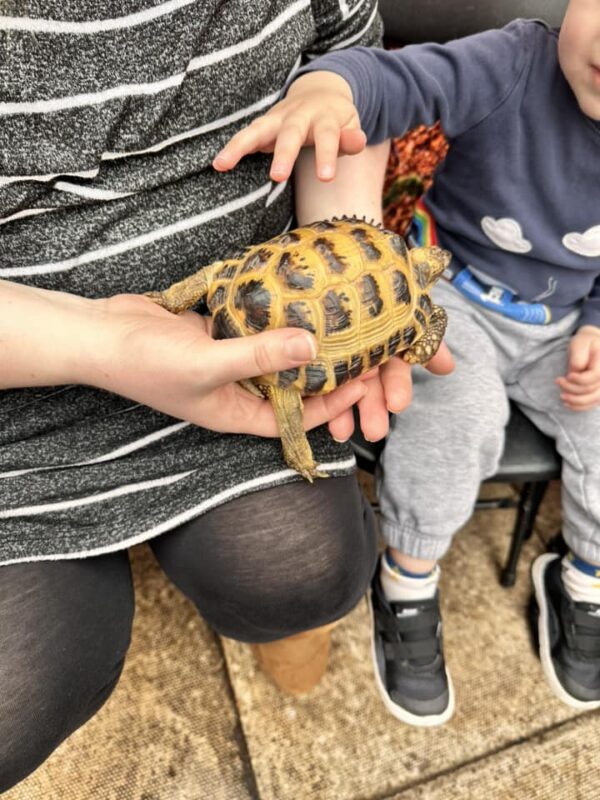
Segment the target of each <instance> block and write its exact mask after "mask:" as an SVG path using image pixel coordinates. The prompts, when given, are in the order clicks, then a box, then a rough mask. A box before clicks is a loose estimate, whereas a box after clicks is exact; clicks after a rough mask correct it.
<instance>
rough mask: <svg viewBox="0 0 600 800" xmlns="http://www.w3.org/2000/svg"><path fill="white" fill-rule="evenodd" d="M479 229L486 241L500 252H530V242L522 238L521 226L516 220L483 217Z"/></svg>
mask: <svg viewBox="0 0 600 800" xmlns="http://www.w3.org/2000/svg"><path fill="white" fill-rule="evenodd" d="M481 228H482V230H483V232H484V233H485V235H486V236H487V237H488V239H491V240H492V242H493V243H494V244H495V245H496V246H497V247H500V248H502V250H508V251H509V252H510V253H528V252H529V251H530V250H531V242H530V241H528V240H527V239H526V238H525V237H524V236H523V231H522V230H521V226H520V225H519V223H518V222H517V220H516V219H511V218H510V217H502V219H494V217H483V219H482V220H481Z"/></svg>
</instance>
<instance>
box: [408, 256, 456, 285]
mask: <svg viewBox="0 0 600 800" xmlns="http://www.w3.org/2000/svg"><path fill="white" fill-rule="evenodd" d="M408 252H409V256H410V261H411V264H412V267H413V270H414V272H415V277H416V279H417V283H418V284H419V286H420V287H421V289H427V288H428V287H429V286H432V285H433V284H434V283H435V282H436V281H437V279H438V278H439V277H441V275H442V274H443V272H444V270H445V269H446V267H447V266H448V264H449V263H450V259H451V255H450V253H449V252H448V251H447V250H442V248H441V247H413V248H412V249H411V250H409V251H408Z"/></svg>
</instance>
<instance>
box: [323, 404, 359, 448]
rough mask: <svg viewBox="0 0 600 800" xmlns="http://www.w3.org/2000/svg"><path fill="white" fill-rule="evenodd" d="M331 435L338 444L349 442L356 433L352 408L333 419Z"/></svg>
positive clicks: (330, 427) (330, 425) (330, 426)
mask: <svg viewBox="0 0 600 800" xmlns="http://www.w3.org/2000/svg"><path fill="white" fill-rule="evenodd" d="M359 402H360V401H359ZM328 427H329V433H330V434H331V435H332V436H333V438H334V439H335V440H336V442H347V441H348V439H349V438H350V437H351V436H352V434H353V433H354V414H353V413H352V409H351V408H347V409H346V410H345V411H342V413H341V414H340V415H339V416H338V417H335V419H332V420H331V421H330V422H329V426H328Z"/></svg>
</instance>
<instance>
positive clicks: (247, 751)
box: [3, 485, 600, 800]
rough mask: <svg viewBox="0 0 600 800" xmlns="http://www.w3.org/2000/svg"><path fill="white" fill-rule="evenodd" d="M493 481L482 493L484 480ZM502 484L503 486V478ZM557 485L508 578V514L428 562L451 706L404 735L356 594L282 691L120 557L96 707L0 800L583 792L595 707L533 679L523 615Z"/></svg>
mask: <svg viewBox="0 0 600 800" xmlns="http://www.w3.org/2000/svg"><path fill="white" fill-rule="evenodd" d="M495 489H496V487H494V488H493V489H492V487H486V491H487V492H490V491H495ZM504 489H505V490H506V487H504ZM558 509H559V506H558V486H557V485H554V486H553V487H552V491H551V492H550V494H549V496H548V498H547V500H546V501H545V503H544V506H543V508H542V510H541V512H540V515H539V517H538V528H537V531H536V536H535V537H534V539H533V540H532V541H531V542H529V544H528V545H527V548H526V551H525V553H524V556H523V558H522V561H521V564H520V570H519V576H518V581H517V586H516V587H515V588H514V589H509V590H507V589H503V588H502V587H501V586H500V585H499V583H498V580H497V569H498V565H499V564H500V563H501V562H502V561H503V559H504V557H505V552H506V548H507V546H508V541H509V536H510V531H511V527H512V523H513V520H514V512H512V511H508V510H506V511H482V512H477V513H476V514H475V515H474V517H473V519H472V521H471V522H470V523H469V524H468V525H467V526H466V527H465V528H464V529H463V531H461V532H460V534H459V535H458V536H457V538H456V540H455V543H454V546H453V548H452V550H451V552H450V554H449V555H448V556H447V557H446V559H445V560H444V563H443V584H442V590H443V613H444V620H445V638H446V651H447V654H448V662H449V666H450V669H451V672H452V676H453V679H454V685H455V689H456V695H457V713H456V716H455V718H454V719H453V720H452V721H451V722H450V723H449V724H448V725H447V726H445V727H444V728H441V729H435V730H429V731H424V730H417V729H414V728H410V727H408V726H405V725H402V724H401V723H399V722H397V721H396V720H395V719H394V718H392V717H391V716H390V715H389V714H388V713H387V712H386V711H385V709H384V708H383V706H382V704H381V702H380V700H379V697H378V695H377V693H376V691H375V688H374V684H373V680H372V673H371V662H370V654H369V626H368V616H367V608H366V603H361V604H360V606H359V607H358V608H357V609H356V610H355V611H354V612H353V613H352V615H350V617H348V618H347V619H346V620H345V621H344V623H343V624H342V625H341V626H340V627H339V628H338V629H337V630H336V631H335V633H334V640H333V648H332V656H331V664H330V669H329V671H328V673H327V675H326V678H325V680H324V681H323V682H322V684H321V685H320V686H319V687H318V688H317V689H316V690H315V691H314V692H313V693H311V694H310V695H309V696H307V697H304V698H300V699H297V698H289V697H284V696H282V695H281V694H279V693H278V692H277V690H276V689H275V688H274V687H273V686H272V685H271V684H270V682H269V681H268V680H267V679H266V678H265V676H264V675H263V674H262V673H260V672H259V671H258V670H257V668H256V664H255V662H254V660H253V658H252V655H251V653H250V651H249V649H248V648H247V647H245V646H242V645H240V644H237V643H235V642H232V641H226V640H224V641H223V642H222V647H223V648H224V652H225V659H226V660H225V661H223V657H222V653H223V650H222V647H221V644H220V643H219V642H218V641H216V639H215V637H214V636H213V635H212V634H211V633H210V631H209V630H208V629H207V627H206V626H205V625H204V624H203V623H202V622H201V621H200V620H199V619H198V617H197V616H196V615H195V614H194V612H193V609H192V607H191V605H190V604H189V603H188V602H187V601H186V600H185V599H183V598H182V597H181V595H180V594H179V593H178V592H177V591H176V590H175V589H173V587H172V586H171V585H170V584H169V583H168V581H167V579H166V578H164V576H162V575H161V573H160V572H159V571H158V569H157V568H156V565H155V563H154V560H153V559H152V556H151V555H150V552H149V551H148V550H147V548H145V547H140V548H136V549H135V550H134V551H133V556H134V565H135V578H136V589H137V598H138V610H137V615H136V621H135V630H134V640H133V645H132V648H131V651H130V655H129V657H128V660H127V664H126V668H125V672H124V675H123V678H122V680H121V682H120V684H119V686H118V687H117V690H116V691H115V693H114V694H113V696H112V697H111V699H110V700H109V701H108V703H107V704H106V706H105V707H104V708H103V709H102V711H101V712H100V713H99V714H98V716H97V717H96V718H95V719H94V720H92V721H91V722H90V723H88V725H86V726H85V727H84V728H83V729H81V730H80V731H78V732H77V733H76V734H75V735H74V736H73V737H71V739H70V740H69V741H67V742H65V743H64V744H63V745H62V746H61V747H60V748H59V750H58V751H57V752H56V753H55V754H54V755H53V756H52V757H51V758H50V759H49V760H48V762H47V763H46V764H44V765H43V766H42V767H41V768H40V769H39V770H37V772H36V773H35V774H34V775H32V776H30V777H29V778H28V779H27V780H26V781H24V782H23V783H22V784H21V785H20V786H19V787H17V788H15V789H13V790H12V791H11V792H8V793H6V794H5V795H3V798H4V797H6V799H7V800H88V798H102V800H104V798H106V799H107V800H175V799H177V800H212V799H213V798H214V800H221V798H223V799H225V798H227V800H237V799H238V798H240V800H246V799H250V798H257V797H259V798H260V800H300V799H302V800H304V798H311V799H312V798H315V800H334V799H335V800H350V798H351V799H352V800H384V798H389V799H390V800H391V799H392V798H394V800H417V798H418V799H419V800H442V798H443V800H454V799H455V798H460V800H463V799H464V800H471V799H472V800H490V799H491V800H508V799H509V798H515V799H516V798H519V800H530V798H536V799H537V798H543V799H544V800H547V799H548V800H588V799H589V800H592V798H594V799H595V798H597V797H599V796H600V788H599V787H600V725H599V722H600V716H599V715H598V714H597V713H589V714H583V715H581V714H579V715H578V714H577V712H575V711H573V710H572V709H569V708H568V707H566V706H563V705H562V704H561V703H559V702H558V701H557V700H555V699H554V697H553V695H552V694H551V693H550V692H549V690H548V689H547V688H546V685H545V683H544V681H543V679H542V673H541V669H540V666H539V662H538V660H537V658H536V657H535V654H534V653H533V651H532V649H531V645H530V642H529V638H528V632H527V629H526V625H525V622H524V610H525V605H526V601H527V598H528V595H529V578H528V571H527V570H528V562H529V561H530V560H531V558H532V557H533V556H534V555H535V554H536V553H537V552H539V551H540V550H541V549H542V547H543V545H542V539H543V538H547V537H549V536H550V535H551V534H553V533H554V532H555V530H556V529H557V528H558V526H559V525H560V515H559V510H558Z"/></svg>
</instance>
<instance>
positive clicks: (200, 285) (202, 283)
mask: <svg viewBox="0 0 600 800" xmlns="http://www.w3.org/2000/svg"><path fill="white" fill-rule="evenodd" d="M209 269H210V267H203V268H202V269H200V270H198V272H195V273H194V274H193V275H189V276H188V277H187V278H184V279H183V280H182V281H178V282H177V283H174V284H172V285H171V286H169V288H168V289H165V290H164V292H145V296H146V297H149V298H150V300H152V301H153V302H154V303H157V304H158V305H159V306H162V307H163V308H166V309H167V311H170V312H171V313H172V314H182V313H183V312H184V311H187V309H188V308H191V307H192V306H194V305H196V303H197V302H198V301H199V300H201V299H202V298H203V297H206V293H207V292H208V286H209V282H210V277H211V273H210V272H209Z"/></svg>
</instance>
